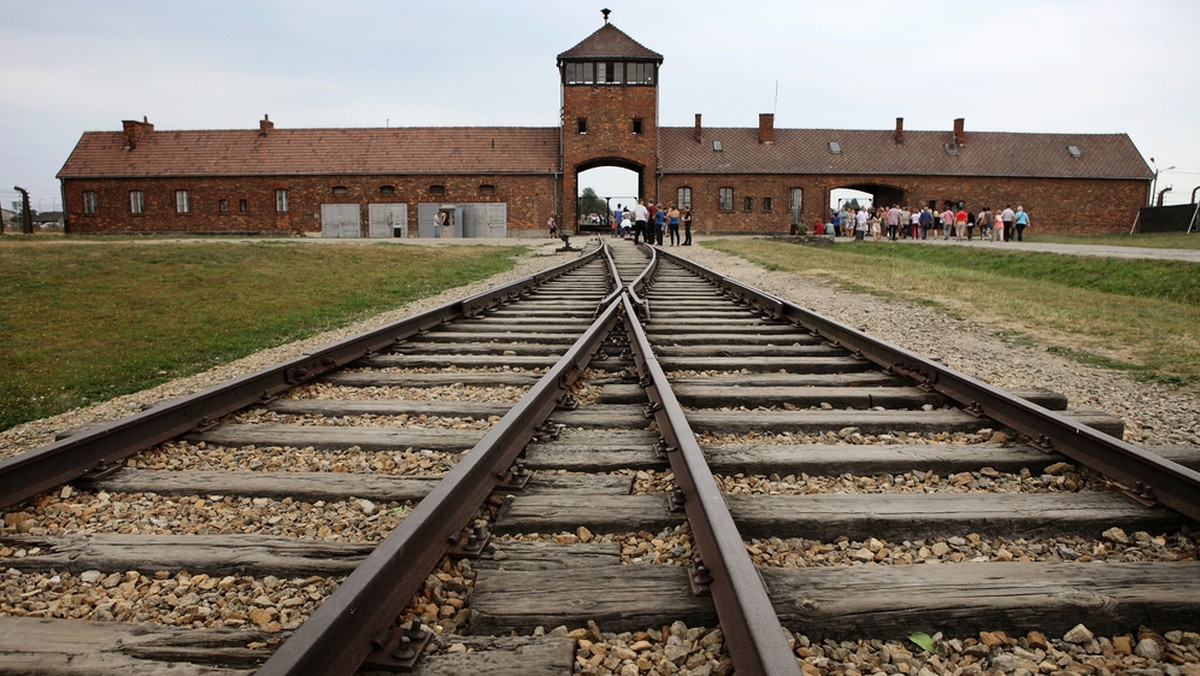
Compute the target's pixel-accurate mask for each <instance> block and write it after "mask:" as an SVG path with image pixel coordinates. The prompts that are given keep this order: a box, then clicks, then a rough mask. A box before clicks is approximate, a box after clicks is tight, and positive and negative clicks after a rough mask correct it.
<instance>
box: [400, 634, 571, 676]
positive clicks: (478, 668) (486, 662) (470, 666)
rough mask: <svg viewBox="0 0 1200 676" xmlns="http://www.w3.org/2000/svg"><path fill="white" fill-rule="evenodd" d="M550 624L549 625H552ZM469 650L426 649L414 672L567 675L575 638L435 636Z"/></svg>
mask: <svg viewBox="0 0 1200 676" xmlns="http://www.w3.org/2000/svg"><path fill="white" fill-rule="evenodd" d="M549 628H550V627H548V629H549ZM434 640H435V641H436V642H437V643H438V644H440V645H441V646H443V647H448V646H455V645H460V646H462V647H463V648H465V649H466V650H465V652H426V654H425V655H423V656H422V657H421V659H420V661H419V662H418V663H417V665H416V667H415V668H414V669H413V670H412V671H411V672H409V673H411V674H413V675H414V676H462V674H487V675H488V676H566V675H568V674H570V673H571V671H572V667H573V665H574V664H575V640H574V639H570V638H567V637H565V636H457V635H453V634H451V635H445V636H438V637H436V638H435V639H434Z"/></svg>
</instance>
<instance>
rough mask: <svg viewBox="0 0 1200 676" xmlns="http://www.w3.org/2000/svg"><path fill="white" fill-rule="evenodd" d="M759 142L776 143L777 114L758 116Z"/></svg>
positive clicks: (761, 114)
mask: <svg viewBox="0 0 1200 676" xmlns="http://www.w3.org/2000/svg"><path fill="white" fill-rule="evenodd" d="M758 142H759V143H774V142H775V113H759V114H758Z"/></svg>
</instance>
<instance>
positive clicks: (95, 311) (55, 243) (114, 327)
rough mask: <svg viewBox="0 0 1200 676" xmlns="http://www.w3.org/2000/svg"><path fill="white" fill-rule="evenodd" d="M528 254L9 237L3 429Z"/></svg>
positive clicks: (0, 323) (0, 379) (199, 367)
mask: <svg viewBox="0 0 1200 676" xmlns="http://www.w3.org/2000/svg"><path fill="white" fill-rule="evenodd" d="M523 251H524V247H519V246H513V247H494V246H447V247H427V246H412V245H402V244H395V243H387V244H382V243H381V244H355V245H339V244H314V243H307V244H306V243H300V242H287V241H261V242H235V241H228V240H225V241H221V240H214V241H200V242H195V241H172V240H141V241H139V240H127V239H118V240H113V239H103V240H99V241H97V240H90V241H89V240H85V241H76V240H74V239H71V240H61V239H43V238H37V237H35V238H21V237H3V238H0V289H2V292H0V429H7V428H9V427H12V426H13V425H16V424H18V423H21V422H24V421H28V420H35V419H38V418H43V417H46V416H49V415H53V414H56V413H60V412H62V411H66V410H70V409H72V408H75V407H78V406H84V405H87V404H89V403H92V402H96V401H101V400H105V399H110V398H112V397H114V396H117V395H121V394H126V393H129V392H137V391H140V390H142V389H145V388H147V387H152V386H154V385H157V384H159V383H162V382H165V381H167V380H170V379H173V378H177V377H180V376H184V375H190V374H194V373H198V372H200V371H203V370H205V369H207V368H210V367H212V366H214V365H216V364H220V363H223V362H227V361H231V360H234V359H237V358H239V357H242V356H245V355H247V354H251V353H253V352H257V351H259V350H262V349H265V348H268V347H272V346H275V345H280V344H283V343H287V342H291V341H294V340H297V339H300V338H303V337H307V336H311V335H315V334H317V333H320V332H322V331H326V330H329V329H332V328H336V327H338V326H343V325H346V324H348V323H350V322H352V321H355V320H359V319H362V318H366V317H370V316H373V315H376V314H379V313H381V312H384V311H387V310H392V309H395V308H396V307H398V306H401V305H404V304H405V303H408V302H411V301H413V300H416V299H419V298H423V297H428V296H431V295H434V294H437V293H439V292H441V291H443V290H445V289H448V288H452V287H455V286H459V285H462V284H466V283H469V282H473V281H475V280H478V279H483V278H486V277H489V276H491V275H493V274H496V273H499V272H502V271H505V270H508V269H511V268H512V266H513V264H514V260H515V257H516V256H517V255H518V254H519V253H521V252H523Z"/></svg>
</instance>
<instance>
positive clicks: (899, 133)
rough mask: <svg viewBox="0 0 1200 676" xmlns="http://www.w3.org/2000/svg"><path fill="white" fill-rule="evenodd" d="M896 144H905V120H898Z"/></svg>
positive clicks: (901, 118)
mask: <svg viewBox="0 0 1200 676" xmlns="http://www.w3.org/2000/svg"><path fill="white" fill-rule="evenodd" d="M896 143H899V144H901V145H903V144H904V118H903V117H897V118H896Z"/></svg>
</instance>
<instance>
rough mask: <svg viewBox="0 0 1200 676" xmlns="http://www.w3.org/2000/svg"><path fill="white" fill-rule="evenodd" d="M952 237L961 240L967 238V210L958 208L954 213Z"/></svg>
mask: <svg viewBox="0 0 1200 676" xmlns="http://www.w3.org/2000/svg"><path fill="white" fill-rule="evenodd" d="M954 238H955V239H957V240H958V241H960V242H961V241H963V240H964V239H966V238H967V210H966V209H965V208H959V210H958V211H956V212H955V213H954Z"/></svg>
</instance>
